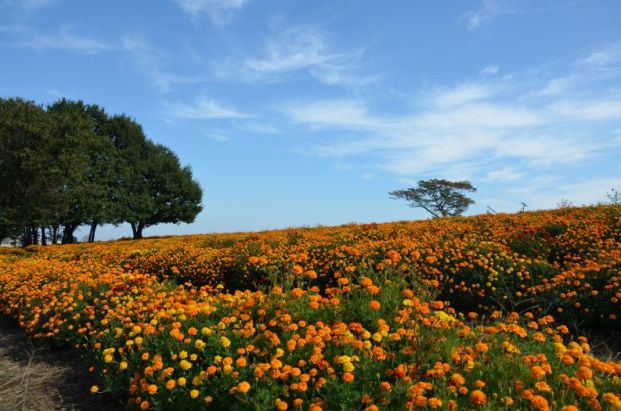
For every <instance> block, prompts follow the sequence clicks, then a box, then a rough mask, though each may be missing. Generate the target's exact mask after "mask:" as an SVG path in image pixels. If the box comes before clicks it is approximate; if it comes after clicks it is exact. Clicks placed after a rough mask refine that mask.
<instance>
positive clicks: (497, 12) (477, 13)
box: [461, 0, 588, 31]
mask: <svg viewBox="0 0 621 411" xmlns="http://www.w3.org/2000/svg"><path fill="white" fill-rule="evenodd" d="M585 1H588V0H566V1H564V2H556V3H554V4H545V3H544V2H539V1H525V0H522V1H520V2H518V1H515V0H481V3H480V4H479V7H477V8H475V9H472V10H468V11H466V12H465V13H464V14H463V15H462V16H461V20H463V21H465V23H466V28H467V29H468V30H470V31H474V30H477V29H478V28H480V27H481V26H483V25H484V24H489V23H491V22H493V21H494V20H495V19H496V18H497V17H498V16H503V15H509V14H532V13H544V12H550V11H554V10H559V9H563V8H566V7H572V6H575V5H578V4H581V3H584V2H585ZM529 4H530V5H531V7H529V6H528V5H529Z"/></svg>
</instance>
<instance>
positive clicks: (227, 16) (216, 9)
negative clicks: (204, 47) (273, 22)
mask: <svg viewBox="0 0 621 411" xmlns="http://www.w3.org/2000/svg"><path fill="white" fill-rule="evenodd" d="M173 1H174V2H175V3H177V5H178V6H179V7H180V8H181V10H183V11H184V12H185V13H186V14H188V15H189V16H190V17H191V18H192V19H194V20H196V19H198V18H200V17H202V16H207V17H209V19H210V20H211V22H212V23H214V24H216V25H224V24H227V23H229V22H230V21H231V19H232V18H233V16H234V14H235V13H236V12H238V11H239V10H241V9H242V8H243V7H244V6H245V5H246V4H247V3H249V2H250V0H173Z"/></svg>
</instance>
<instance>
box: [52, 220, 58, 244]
mask: <svg viewBox="0 0 621 411" xmlns="http://www.w3.org/2000/svg"><path fill="white" fill-rule="evenodd" d="M57 241H58V224H54V225H53V226H52V244H56V242H57Z"/></svg>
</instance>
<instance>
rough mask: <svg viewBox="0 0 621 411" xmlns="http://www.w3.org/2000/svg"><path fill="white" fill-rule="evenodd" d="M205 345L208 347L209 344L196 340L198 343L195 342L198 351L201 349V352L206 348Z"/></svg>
mask: <svg viewBox="0 0 621 411" xmlns="http://www.w3.org/2000/svg"><path fill="white" fill-rule="evenodd" d="M205 345H207V344H205V342H204V341H203V340H196V341H195V342H194V346H195V347H196V348H197V349H199V350H202V349H203V348H205Z"/></svg>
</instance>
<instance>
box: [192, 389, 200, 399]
mask: <svg viewBox="0 0 621 411" xmlns="http://www.w3.org/2000/svg"><path fill="white" fill-rule="evenodd" d="M198 394H200V392H199V391H198V390H192V391H190V397H191V398H196V397H198Z"/></svg>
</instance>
